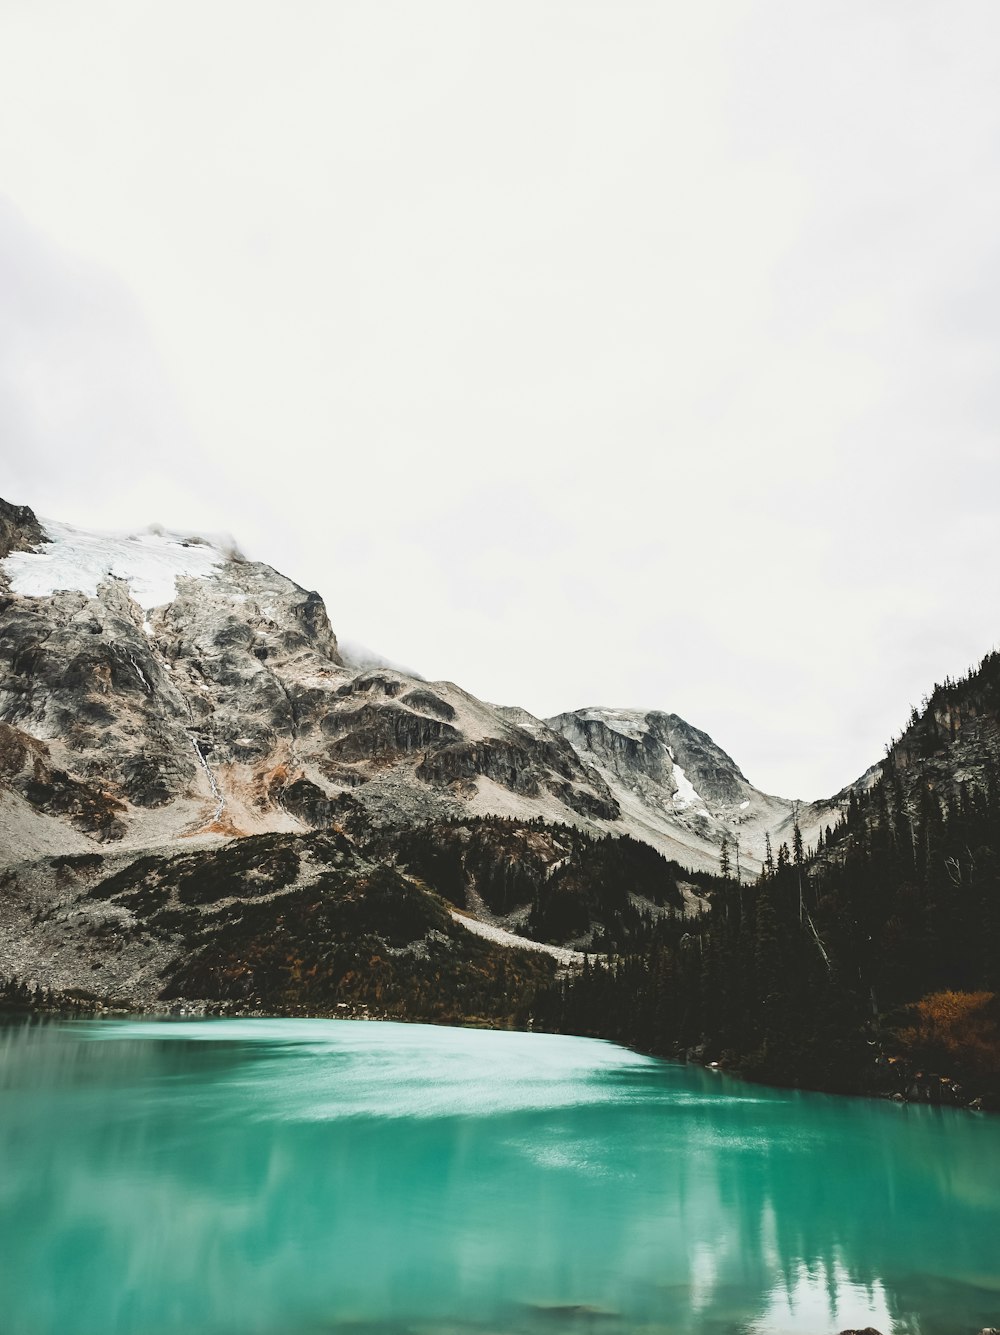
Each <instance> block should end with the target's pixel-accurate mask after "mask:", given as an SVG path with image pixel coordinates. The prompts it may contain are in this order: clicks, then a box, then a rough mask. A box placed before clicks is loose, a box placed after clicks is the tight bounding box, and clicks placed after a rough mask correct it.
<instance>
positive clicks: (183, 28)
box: [0, 0, 1000, 798]
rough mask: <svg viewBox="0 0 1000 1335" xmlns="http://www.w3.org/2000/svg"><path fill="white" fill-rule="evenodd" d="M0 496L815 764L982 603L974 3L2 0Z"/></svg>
mask: <svg viewBox="0 0 1000 1335" xmlns="http://www.w3.org/2000/svg"><path fill="white" fill-rule="evenodd" d="M0 196H2V198H0V442H2V445H0V449H2V453H0V495H3V496H5V497H6V498H7V499H9V500H12V501H16V502H24V503H28V504H30V505H32V506H33V507H34V508H35V509H36V510H38V511H39V512H40V513H41V514H43V515H49V516H51V517H53V518H61V519H64V520H67V521H69V522H71V523H78V524H81V525H89V526H93V527H112V528H114V527H126V528H127V527H130V526H136V527H138V526H140V525H145V524H147V523H149V522H152V521H158V522H161V523H163V524H165V525H167V526H168V527H177V528H193V529H201V530H209V529H210V530H216V531H218V530H224V531H228V532H231V533H233V534H234V535H235V536H236V538H237V539H238V541H239V542H240V543H241V545H242V546H243V548H244V550H245V551H246V552H247V553H248V555H251V556H253V557H256V558H259V559H261V560H266V561H268V562H269V563H271V564H272V565H275V566H277V567H278V568H279V569H281V570H283V571H284V572H285V573H286V574H289V575H291V576H292V577H293V578H295V579H297V580H298V581H299V582H300V583H302V584H305V585H307V586H309V587H315V588H317V589H319V590H320V592H321V593H322V594H323V595H324V597H325V598H326V601H327V605H328V608H329V612H330V617H331V620H332V622H333V625H334V628H335V630H336V631H337V632H338V634H339V635H340V636H341V637H342V638H344V639H349V640H353V641H361V642H363V643H366V644H368V645H370V646H372V647H373V648H375V649H377V650H379V651H380V652H382V653H384V654H385V655H387V656H389V657H391V658H393V659H395V660H398V661H402V662H404V663H407V664H411V665H412V666H414V667H415V668H417V669H418V670H420V671H421V672H423V673H424V674H425V675H427V676H429V677H447V678H450V679H452V680H456V681H458V682H459V683H461V684H462V685H463V686H465V687H467V688H468V689H469V690H471V691H473V692H475V693H476V694H477V695H480V696H482V697H485V698H486V699H492V700H496V701H501V702H505V703H512V704H514V703H516V704H521V705H524V706H525V707H527V708H529V709H531V710H532V711H533V712H535V713H538V714H541V715H548V714H552V713H555V712H558V711H561V710H563V709H571V708H575V707H578V706H582V705H593V704H606V705H618V706H621V705H625V706H636V707H640V706H642V707H648V708H657V709H664V710H667V711H673V712H676V713H679V714H681V715H683V717H685V718H686V719H688V720H689V721H690V722H691V723H693V724H695V725H696V726H698V727H701V728H704V729H706V730H707V731H708V732H710V733H711V734H712V735H713V736H714V737H715V739H716V740H717V741H718V742H719V743H720V745H722V746H723V747H724V748H725V749H726V750H728V751H730V752H731V754H732V755H733V756H734V757H735V759H736V760H737V761H738V763H740V765H741V766H742V767H743V769H744V772H745V773H746V774H747V777H748V778H749V779H750V780H751V781H752V782H754V783H756V784H757V785H758V786H759V787H762V788H764V789H766V790H769V791H772V792H779V793H781V794H783V795H787V796H801V797H805V798H812V797H817V796H822V795H825V794H828V793H830V792H832V791H833V790H835V789H837V788H839V787H841V786H842V785H843V784H844V783H846V782H848V781H849V780H851V779H853V778H854V777H856V776H857V775H858V774H859V773H860V772H861V771H862V770H864V769H865V768H867V766H868V765H869V764H871V763H873V762H874V761H875V760H877V759H878V758H879V757H880V755H881V754H882V749H883V743H884V742H885V741H886V740H887V738H888V737H889V735H890V734H891V733H892V732H894V731H897V730H898V729H899V728H900V726H901V725H902V724H903V722H904V720H905V717H906V714H907V712H908V706H909V705H910V703H911V702H912V703H916V702H918V701H919V699H920V697H921V695H922V694H923V693H924V691H925V690H927V689H928V688H929V687H930V686H931V684H932V683H933V681H934V680H935V679H936V678H938V679H940V678H941V677H943V676H944V675H945V674H947V673H951V674H956V675H957V674H958V673H960V672H961V671H963V670H964V669H965V668H966V667H967V666H968V665H969V664H970V663H971V662H972V661H974V660H977V659H978V658H979V657H980V656H981V655H982V654H983V653H984V652H985V651H987V650H988V649H990V648H991V647H992V646H993V645H994V644H995V643H996V642H997V640H998V639H1000V559H998V548H1000V527H998V517H1000V438H998V427H1000V5H997V4H996V0H984V2H983V3H979V2H978V0H974V2H969V3H963V0H950V2H949V3H948V4H947V5H945V4H941V3H938V2H937V0H934V3H922V2H921V0H882V2H880V0H829V2H828V3H827V2H822V3H812V2H810V0H787V3H779V2H778V0H774V2H769V0H755V2H754V3H745V4H744V3H722V2H719V3H711V4H702V3H696V0H688V2H687V3H684V4H680V3H670V2H669V0H659V2H658V3H641V2H631V0H600V3H591V2H590V0H561V2H560V3H547V2H546V0H493V2H491V3H480V2H479V0H456V2H455V3H445V2H441V0H403V2H402V3H382V2H381V0H345V2H340V3H338V0H322V2H321V3H315V4H310V3H307V2H306V0H297V2H296V3H294V4H288V3H256V2H255V0H239V2H238V3H232V4H228V3H212V0H198V3H183V2H180V0H170V2H169V3H167V0H158V3H155V4H144V3H141V2H140V0H124V3H121V4H111V3H104V2H103V0H89V2H88V3H87V4H86V5H81V4H78V3H75V0H70V2H69V3H65V4H61V3H54V2H53V0H0Z"/></svg>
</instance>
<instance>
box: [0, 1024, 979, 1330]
mask: <svg viewBox="0 0 1000 1335" xmlns="http://www.w3.org/2000/svg"><path fill="white" fill-rule="evenodd" d="M866 1325H874V1326H876V1327H877V1328H878V1329H879V1330H881V1331H883V1332H885V1335H888V1332H889V1331H907V1332H920V1333H921V1335H938V1332H941V1335H943V1333H944V1332H961V1331H969V1332H976V1331H978V1330H979V1329H980V1327H982V1326H988V1325H1000V1118H992V1117H988V1116H981V1115H976V1114H972V1113H967V1112H958V1111H954V1110H944V1109H932V1108H927V1107H900V1106H896V1105H893V1104H889V1103H885V1102H878V1101H867V1100H863V1099H845V1098H837V1097H833V1096H824V1095H819V1094H803V1093H797V1092H792V1091H787V1090H774V1089H767V1088H762V1087H759V1086H753V1085H746V1084H741V1083H739V1082H737V1081H735V1080H732V1079H729V1078H727V1077H725V1076H721V1075H715V1074H712V1073H710V1072H706V1071H702V1070H700V1069H697V1068H692V1067H684V1066H678V1065H674V1064H672V1063H668V1062H661V1061H656V1060H653V1059H651V1058H647V1057H643V1056H640V1055H638V1054H636V1053H634V1052H630V1051H627V1050H625V1049H623V1048H619V1047H616V1046H614V1045H613V1044H609V1043H601V1042H596V1041H593V1040H589V1039H582V1038H564V1037H556V1036H550V1035H542V1034H519V1033H494V1032H485V1031H481V1030H462V1029H446V1028H435V1027H431V1026H425V1025H399V1024H378V1023H364V1022H352V1021H326V1020H204V1021H202V1020H191V1021H186V1020H185V1021H142V1022H133V1021H92V1022H91V1021H74V1022H66V1023H49V1024H34V1025H8V1026H6V1027H4V1028H0V1331H2V1332H3V1335H119V1333H121V1335H180V1333H181V1332H183V1333H184V1335H321V1333H322V1332H332V1331H343V1332H345V1333H346V1332H353V1333H355V1335H366V1333H368V1332H370V1335H383V1333H385V1335H389V1333H390V1332H392V1333H395V1335H404V1333H405V1332H414V1335H419V1333H421V1332H427V1333H428V1335H429V1333H430V1332H441V1335H445V1333H447V1335H459V1333H460V1332H480V1333H481V1335H499V1333H500V1332H519V1331H523V1332H526V1333H530V1335H546V1333H548V1335H558V1332H563V1331H565V1332H567V1335H577V1332H580V1331H586V1332H588V1335H619V1332H626V1331H628V1332H632V1331H648V1332H650V1333H652V1332H664V1335H666V1332H689V1331H690V1332H736V1331H745V1332H786V1331H787V1332H803V1335H804V1333H805V1332H809V1335H824V1333H825V1332H836V1331H839V1330H841V1329H843V1328H844V1327H847V1326H861V1327H863V1326H866Z"/></svg>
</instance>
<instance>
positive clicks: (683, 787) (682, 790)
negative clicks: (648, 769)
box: [674, 764, 705, 811]
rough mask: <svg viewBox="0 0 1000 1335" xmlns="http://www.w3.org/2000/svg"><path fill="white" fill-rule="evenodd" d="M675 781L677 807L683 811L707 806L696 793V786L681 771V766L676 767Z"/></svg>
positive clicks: (675, 804) (675, 803)
mask: <svg viewBox="0 0 1000 1335" xmlns="http://www.w3.org/2000/svg"><path fill="white" fill-rule="evenodd" d="M674 780H675V782H676V784H677V791H676V793H674V806H675V807H677V808H679V809H680V810H682V811H683V810H684V808H685V807H693V806H704V805H705V804H704V802H702V800H701V798H700V797H699V796H698V794H697V793H696V792H695V790H694V785H693V784H692V782H691V780H690V779H689V778H688V776H687V775H686V774H685V773H684V771H683V770H682V769H681V767H680V765H676V764H675V765H674Z"/></svg>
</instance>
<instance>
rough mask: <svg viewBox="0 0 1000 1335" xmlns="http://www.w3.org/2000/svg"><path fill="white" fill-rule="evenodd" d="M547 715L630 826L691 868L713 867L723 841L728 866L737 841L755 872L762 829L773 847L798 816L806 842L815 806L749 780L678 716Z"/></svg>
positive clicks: (594, 711) (747, 870) (615, 712)
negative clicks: (770, 793)
mask: <svg viewBox="0 0 1000 1335" xmlns="http://www.w3.org/2000/svg"><path fill="white" fill-rule="evenodd" d="M547 722H548V726H549V727H550V728H552V730H553V731H555V732H558V733H559V734H560V735H561V736H563V737H564V738H566V740H567V741H568V742H569V743H570V744H571V745H572V747H573V749H574V750H575V751H576V753H577V754H578V755H579V756H580V758H581V759H582V760H583V761H584V762H585V763H586V764H588V765H589V766H590V767H591V768H593V769H594V770H596V771H597V773H598V775H599V776H600V777H601V778H602V779H603V780H604V781H605V782H606V784H607V786H608V789H609V791H610V793H611V794H612V795H613V796H614V798H615V799H616V801H617V802H618V804H619V806H620V808H621V810H622V813H623V821H624V822H625V823H626V824H627V825H628V826H629V829H630V833H633V834H634V837H636V838H639V839H643V840H644V841H645V842H647V843H650V844H652V845H653V847H654V848H658V849H659V850H660V851H661V852H663V853H666V854H667V855H668V856H669V857H673V858H676V859H677V860H678V861H680V862H683V863H686V864H687V865H689V866H692V867H697V868H700V869H703V870H709V869H712V868H713V867H717V866H718V859H719V851H720V848H721V845H722V841H723V839H726V841H727V842H728V844H729V847H730V856H731V859H732V862H733V866H734V868H735V866H736V857H737V845H738V846H739V855H740V858H741V871H742V872H743V873H744V874H745V876H746V878H747V879H752V878H753V877H754V876H756V874H757V872H758V871H759V870H760V862H761V861H762V859H763V858H764V856H765V835H767V834H770V835H771V837H772V840H773V841H774V844H775V847H777V844H778V843H779V842H781V841H782V840H788V839H790V838H791V833H792V828H793V825H794V822H795V820H796V817H797V818H798V820H799V824H800V827H801V829H802V833H803V837H804V838H806V839H807V840H808V839H809V837H810V836H811V835H813V834H814V832H815V829H817V828H818V820H819V815H818V812H816V813H814V811H813V808H812V807H799V806H798V804H796V803H794V802H791V801H788V800H787V799H785V798H780V797H770V796H768V795H767V794H766V793H762V792H760V791H759V790H758V789H756V788H754V786H753V785H752V784H751V783H750V782H749V781H748V780H747V778H746V776H745V775H744V774H743V772H742V770H741V769H740V768H739V766H738V765H737V764H736V762H735V761H734V760H733V759H732V757H731V756H729V755H727V754H726V752H725V751H723V750H722V748H721V747H720V746H718V745H717V744H716V743H715V742H714V741H713V740H712V738H711V737H709V735H708V734H707V733H705V732H701V731H700V730H699V729H698V728H693V727H692V726H691V724H689V723H686V722H685V721H684V719H682V718H679V717H678V715H676V714H665V713H662V712H659V711H657V710H648V711H646V710H630V709H603V708H591V709H578V710H575V711H573V712H571V713H566V714H560V715H558V716H557V717H556V718H552V719H549V720H547ZM824 810H826V808H824ZM830 811H832V808H830V809H829V811H828V812H827V819H831V818H832V816H831V815H830V814H829V813H830Z"/></svg>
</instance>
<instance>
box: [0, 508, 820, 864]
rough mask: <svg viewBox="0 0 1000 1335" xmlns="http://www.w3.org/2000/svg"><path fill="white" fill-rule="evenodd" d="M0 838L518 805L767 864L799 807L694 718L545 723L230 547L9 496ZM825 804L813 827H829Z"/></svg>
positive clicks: (503, 809) (157, 839) (237, 831)
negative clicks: (437, 671) (341, 644)
mask: <svg viewBox="0 0 1000 1335" xmlns="http://www.w3.org/2000/svg"><path fill="white" fill-rule="evenodd" d="M0 584H2V588H3V590H4V592H3V596H2V605H0V833H2V835H3V844H4V848H5V857H6V859H7V860H8V861H20V860H24V859H29V858H32V857H38V856H44V855H48V854H53V853H68V852H79V851H84V850H86V849H87V848H91V847H93V846H94V845H95V843H103V844H108V843H114V844H117V845H118V846H119V847H122V848H132V849H139V848H147V847H163V846H165V845H170V844H172V843H174V842H177V841H180V840H183V841H185V844H186V845H187V844H189V843H190V841H191V840H196V841H200V840H223V839H228V838H236V837H239V836H242V835H249V834H259V833H265V832H283V831H284V832H289V833H293V832H296V831H304V830H310V829H321V828H325V827H327V826H328V825H329V824H330V822H331V818H332V813H333V812H334V810H335V809H336V807H337V805H338V803H340V804H341V805H342V804H343V803H344V802H345V801H346V800H347V798H348V797H349V798H350V800H351V803H352V804H353V806H354V808H355V809H357V808H360V809H361V810H362V811H363V812H364V815H365V818H366V820H367V821H368V822H369V823H370V825H371V826H372V827H374V828H386V829H401V828H408V827H411V826H414V825H417V824H420V823H423V822H426V821H428V820H441V819H447V818H449V817H463V818H466V817H468V816H487V815H499V816H507V817H512V818H516V819H521V820H531V819H535V818H539V817H540V818H542V819H544V820H546V821H553V822H564V823H568V824H573V825H576V826H577V827H579V828H582V829H584V830H587V831H589V832H591V833H592V834H596V835H602V834H608V833H611V834H629V835H631V836H633V837H634V838H636V839H639V840H641V841H643V842H646V843H649V844H651V845H652V846H653V847H654V848H656V849H658V850H659V851H661V852H663V853H664V854H665V855H667V856H668V857H671V858H674V859H676V860H677V861H678V862H680V863H682V864H684V865H688V866H691V867H695V868H699V869H703V870H705V869H713V868H715V867H716V866H717V865H718V858H719V851H720V845H721V841H722V838H723V836H724V835H726V836H728V837H729V841H730V844H731V845H733V846H734V851H735V841H736V839H737V838H738V840H739V844H740V851H741V857H742V858H743V865H744V867H746V868H747V871H748V873H749V874H751V875H752V874H753V873H755V872H756V870H757V869H758V867H759V862H760V859H761V857H762V855H763V840H764V834H765V832H767V831H770V832H771V833H772V836H773V837H774V838H775V839H780V838H785V837H787V834H788V831H789V830H790V826H791V819H792V812H793V804H792V803H791V802H788V801H785V800H783V799H780V798H774V797H769V796H767V795H765V794H762V793H759V792H758V791H757V790H756V789H755V788H754V787H753V786H752V785H751V784H750V783H748V782H747V780H746V778H745V777H744V776H743V774H742V773H741V771H740V769H739V768H738V766H737V765H736V764H735V762H734V761H733V760H732V759H731V758H730V757H729V756H728V755H726V753H725V752H724V751H722V750H721V749H720V748H719V747H718V746H717V745H716V744H715V743H714V742H713V741H712V739H711V738H710V737H708V736H707V735H706V734H705V733H702V732H699V731H698V730H697V729H695V728H693V727H691V726H690V725H689V724H687V723H685V722H684V721H683V720H682V719H680V718H678V717H677V716H676V715H672V714H664V713H657V712H648V713H641V712H635V711H624V710H613V709H582V710H577V711H576V712H574V713H567V714H562V715H559V716H558V717H557V718H554V719H550V720H548V721H543V720H540V719H537V718H534V717H533V716H532V715H530V714H528V713H527V712H526V711H524V710H521V709H517V708H510V707H504V706H494V705H490V704H487V703H485V702H484V701H481V700H477V699H476V698H475V697H473V696H472V695H470V694H469V693H468V692H466V691H463V690H462V689H461V688H460V687H458V686H456V685H455V684H453V683H451V682H427V681H424V680H423V679H422V678H419V677H416V676H412V675H409V674H408V673H407V672H405V671H403V670H400V669H397V668H394V667H391V666H388V665H376V666H371V661H372V660H371V659H370V658H369V659H368V660H366V662H365V663H364V664H363V665H362V664H359V662H358V661H357V660H356V659H353V660H352V659H345V657H344V656H342V655H341V653H340V651H339V649H338V644H337V639H336V636H335V635H334V633H333V630H332V629H331V626H330V623H329V620H328V617H327V613H326V608H325V606H324V603H323V600H322V599H321V598H320V596H319V594H317V593H311V592H308V591H307V590H305V589H303V588H301V587H300V586H299V585H297V584H295V583H294V582H293V581H292V580H290V579H288V578H286V577H285V576H284V575H281V574H279V573H278V572H277V571H275V570H273V569H272V568H271V567H269V566H266V565H263V564H261V563H258V562H249V561H246V560H244V559H243V558H242V556H241V555H240V554H239V552H238V551H237V550H236V548H235V547H234V546H233V544H232V543H230V542H220V541H214V540H213V541H209V540H206V539H203V538H199V537H195V536H190V535H183V534H171V533H165V532H163V531H162V530H149V531H145V532H141V533H134V534H127V535H107V534H95V533H88V532H85V531H82V530H79V529H75V528H72V527H70V526H68V525H65V524H60V523H55V522H50V521H47V520H46V521H41V522H39V521H38V520H37V519H36V517H35V516H34V514H33V513H32V512H31V511H30V510H28V509H27V508H25V507H15V506H11V505H7V504H6V503H3V507H2V509H0ZM808 814H809V813H804V815H805V816H806V817H807V819H806V820H805V824H804V833H806V834H807V836H808V832H809V820H808Z"/></svg>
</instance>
